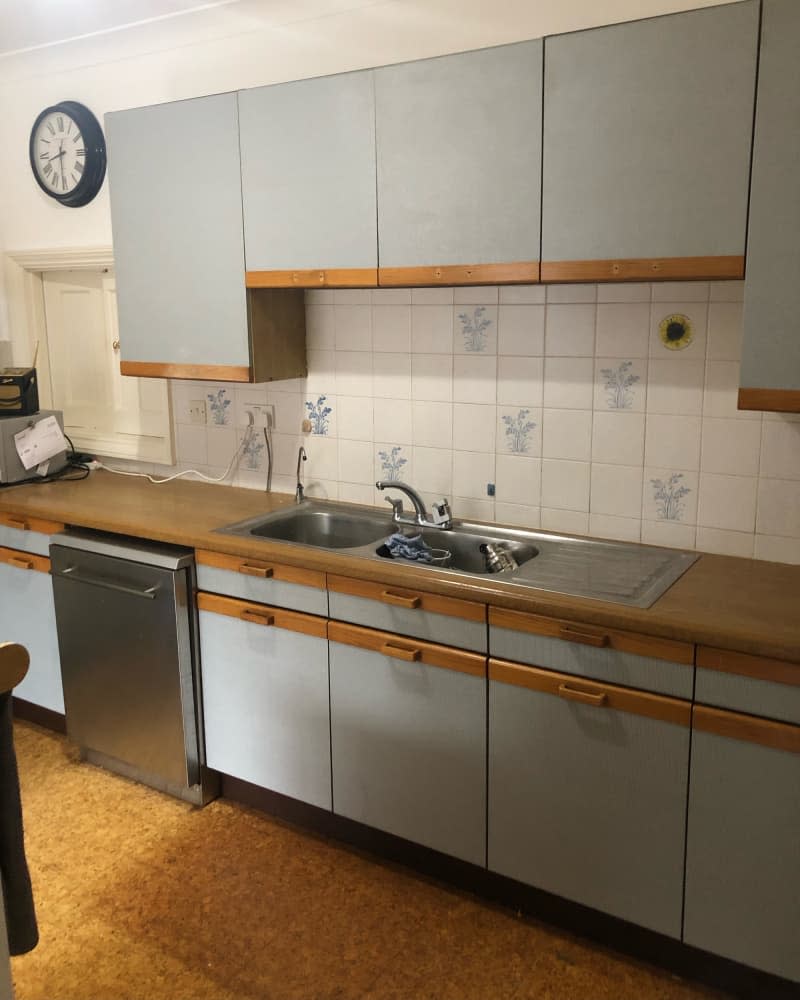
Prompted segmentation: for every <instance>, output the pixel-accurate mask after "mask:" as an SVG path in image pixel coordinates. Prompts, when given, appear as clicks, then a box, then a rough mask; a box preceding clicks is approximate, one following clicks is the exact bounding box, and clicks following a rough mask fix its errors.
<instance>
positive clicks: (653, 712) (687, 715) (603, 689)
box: [489, 659, 692, 727]
mask: <svg viewBox="0 0 800 1000" xmlns="http://www.w3.org/2000/svg"><path fill="white" fill-rule="evenodd" d="M489 680H490V681H497V682H499V683H500V684H513V685H514V686H515V687H522V688H527V689H528V690H530V691H542V692H544V693H545V694H551V695H555V696H556V697H560V698H565V697H567V698H570V700H573V701H577V700H578V698H576V697H575V696H576V695H581V694H582V695H585V696H586V699H585V700H586V701H587V703H588V702H589V699H592V700H593V701H595V704H594V705H591V706H590V707H592V708H597V709H598V710H600V711H602V710H604V709H609V708H611V709H614V710H615V711H618V712H627V713H628V714H629V715H641V716H643V717H644V718H646V719H657V720H658V721H659V722H672V723H674V724H675V725H678V726H687V727H688V726H689V724H690V721H691V713H692V705H691V702H688V701H681V700H679V699H678V698H667V697H665V696H664V695H661V694H649V693H648V692H647V691H636V690H633V689H632V688H625V687H619V686H617V685H616V684H598V683H597V682H596V681H587V680H585V679H584V678H583V677H575V676H573V675H572V674H559V673H556V672H555V671H554V670H541V669H540V668H539V667H526V666H524V665H523V664H520V663H509V662H508V661H507V660H495V659H490V660H489ZM563 688H566V691H564V690H562V689H563ZM570 696H571V697H570ZM601 698H602V701H601V700H600V699H601Z"/></svg>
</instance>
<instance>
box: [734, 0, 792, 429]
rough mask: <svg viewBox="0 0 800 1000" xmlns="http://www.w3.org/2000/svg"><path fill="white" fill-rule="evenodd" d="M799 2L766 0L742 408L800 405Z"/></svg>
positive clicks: (755, 155)
mask: <svg viewBox="0 0 800 1000" xmlns="http://www.w3.org/2000/svg"><path fill="white" fill-rule="evenodd" d="M799 46H800V5H798V4H797V2H796V0H764V13H763V24H762V29H761V58H760V61H759V67H758V101H757V104H756V127H755V135H754V138H753V180H752V188H751V192H750V228H749V231H748V236H747V278H746V280H745V293H744V342H743V345H742V375H741V385H742V388H741V390H740V392H739V406H740V407H741V408H742V409H750V410H786V411H793V412H795V413H796V412H798V411H800V336H799V335H798V334H800V319H798V317H800V285H798V282H797V275H798V272H800V244H798V239H797V233H798V230H800V183H798V176H799V175H800V129H798V122H800V59H798V57H797V52H798V47H799Z"/></svg>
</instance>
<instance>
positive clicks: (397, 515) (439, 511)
mask: <svg viewBox="0 0 800 1000" xmlns="http://www.w3.org/2000/svg"><path fill="white" fill-rule="evenodd" d="M375 486H376V488H377V489H379V490H387V489H394V490H400V492H401V493H405V495H406V496H407V497H408V499H409V500H410V501H411V503H412V504H413V505H414V516H413V517H411V516H408V515H404V514H403V501H402V500H395V498H394V497H386V502H387V503H390V504H391V505H392V521H394V523H395V524H411V525H414V526H415V527H418V528H441V529H442V530H443V531H446V530H447V529H448V528H452V527H453V520H452V516H451V514H450V506H449V504H448V503H447V500H440V501H439V502H438V503H435V504H433V515H430V514H429V513H428V511H427V510H426V508H425V501H424V500H423V499H422V497H421V496H420V495H419V493H417V491H416V490H415V489H414V487H413V486H409V485H408V483H401V482H398V481H397V480H394V479H380V480H379V481H378V482H377V483H375Z"/></svg>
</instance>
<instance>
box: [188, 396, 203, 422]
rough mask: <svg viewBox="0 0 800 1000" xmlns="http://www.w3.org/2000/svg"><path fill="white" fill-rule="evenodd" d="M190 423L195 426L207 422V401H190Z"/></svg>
mask: <svg viewBox="0 0 800 1000" xmlns="http://www.w3.org/2000/svg"><path fill="white" fill-rule="evenodd" d="M189 421H190V422H191V423H193V424H204V423H205V422H206V401H205V400H204V399H190V400H189Z"/></svg>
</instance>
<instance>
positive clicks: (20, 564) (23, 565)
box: [8, 556, 33, 569]
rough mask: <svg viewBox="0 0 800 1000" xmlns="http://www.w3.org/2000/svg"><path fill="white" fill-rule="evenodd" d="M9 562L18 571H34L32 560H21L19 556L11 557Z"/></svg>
mask: <svg viewBox="0 0 800 1000" xmlns="http://www.w3.org/2000/svg"><path fill="white" fill-rule="evenodd" d="M8 562H9V565H10V566H16V567H17V569H33V563H32V562H31V561H30V559H20V557H19V556H11V557H10V558H9V560H8Z"/></svg>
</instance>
